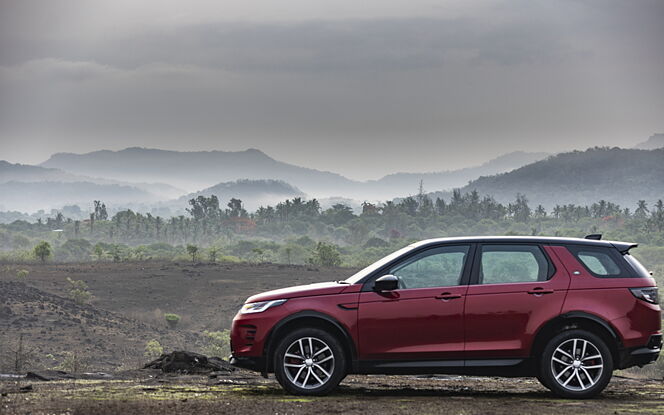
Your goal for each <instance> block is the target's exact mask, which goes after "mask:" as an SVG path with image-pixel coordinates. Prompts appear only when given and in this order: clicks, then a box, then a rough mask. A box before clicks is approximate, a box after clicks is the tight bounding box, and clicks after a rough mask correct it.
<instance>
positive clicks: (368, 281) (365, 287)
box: [361, 242, 478, 292]
mask: <svg viewBox="0 0 664 415" xmlns="http://www.w3.org/2000/svg"><path fill="white" fill-rule="evenodd" d="M477 245H478V244H476V243H472V242H454V243H441V244H432V245H425V246H422V247H420V248H418V249H415V250H413V251H411V252H408V253H407V254H405V255H403V256H400V257H399V258H395V259H394V260H393V261H391V262H389V263H387V264H385V265H384V266H383V267H381V268H379V269H377V270H376V271H374V272H373V273H372V274H371V275H369V276H368V277H367V278H365V279H364V281H363V282H362V290H361V292H367V291H373V285H374V281H375V280H376V279H378V278H380V277H382V276H383V275H385V272H387V270H388V269H390V268H392V267H393V266H394V265H396V264H398V263H400V262H402V261H406V260H408V259H409V258H412V257H413V256H415V255H419V254H421V253H422V252H425V251H428V250H430V249H437V248H445V247H452V246H467V247H468V255H467V257H466V261H465V263H464V264H463V275H462V276H461V280H460V281H459V284H458V285H455V286H454V287H462V286H464V285H468V282H469V281H470V276H471V272H472V268H473V264H474V263H475V262H474V261H475V252H476V250H477ZM441 287H443V286H442V285H441ZM430 288H438V287H430Z"/></svg>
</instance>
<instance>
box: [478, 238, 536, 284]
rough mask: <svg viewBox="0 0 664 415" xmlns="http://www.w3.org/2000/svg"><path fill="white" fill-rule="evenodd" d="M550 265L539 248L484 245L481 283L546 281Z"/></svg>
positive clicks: (480, 274) (531, 246)
mask: <svg viewBox="0 0 664 415" xmlns="http://www.w3.org/2000/svg"><path fill="white" fill-rule="evenodd" d="M548 278H549V263H548V261H547V259H546V257H545V256H544V253H542V250H541V249H540V248H539V247H538V246H534V245H483V246H482V250H481V260H480V270H479V283H480V284H506V283H515V282H536V281H545V280H547V279H548Z"/></svg>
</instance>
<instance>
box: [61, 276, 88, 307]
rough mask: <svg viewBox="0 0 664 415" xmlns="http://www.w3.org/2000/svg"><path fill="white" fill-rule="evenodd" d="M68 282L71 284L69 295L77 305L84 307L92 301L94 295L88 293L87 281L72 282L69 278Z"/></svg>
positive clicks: (68, 289) (68, 290)
mask: <svg viewBox="0 0 664 415" xmlns="http://www.w3.org/2000/svg"><path fill="white" fill-rule="evenodd" d="M67 282H68V283H69V287H68V288H67V294H68V295H69V298H71V299H72V300H74V302H75V303H76V304H78V305H83V304H86V303H87V302H88V301H90V298H92V294H90V291H88V284H86V283H85V281H81V280H72V279H71V278H69V277H67Z"/></svg>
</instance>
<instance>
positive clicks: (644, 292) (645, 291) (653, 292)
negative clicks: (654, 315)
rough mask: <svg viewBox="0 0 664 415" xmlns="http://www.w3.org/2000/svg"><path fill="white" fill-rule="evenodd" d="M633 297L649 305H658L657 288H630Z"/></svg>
mask: <svg viewBox="0 0 664 415" xmlns="http://www.w3.org/2000/svg"><path fill="white" fill-rule="evenodd" d="M629 290H630V291H631V292H632V294H634V297H636V298H638V299H639V300H643V301H646V302H648V303H651V304H659V293H658V291H657V287H645V288H630V289H629Z"/></svg>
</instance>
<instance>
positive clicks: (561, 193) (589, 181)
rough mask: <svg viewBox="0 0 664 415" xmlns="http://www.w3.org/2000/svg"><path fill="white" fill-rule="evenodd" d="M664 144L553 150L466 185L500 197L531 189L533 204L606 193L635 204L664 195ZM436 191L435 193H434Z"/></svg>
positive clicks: (587, 199)
mask: <svg viewBox="0 0 664 415" xmlns="http://www.w3.org/2000/svg"><path fill="white" fill-rule="evenodd" d="M663 177H664V149H658V150H633V149H621V148H591V149H588V150H586V151H573V152H569V153H561V154H557V155H555V156H551V157H549V158H547V159H545V160H541V161H538V162H535V163H532V164H529V165H527V166H523V167H521V168H518V169H516V170H513V171H511V172H508V173H503V174H498V175H494V176H486V177H480V178H479V179H477V180H474V181H472V182H470V183H469V184H468V185H467V186H465V187H463V188H462V189H461V190H462V191H463V192H470V191H473V190H477V191H478V192H479V193H480V194H489V195H493V196H494V197H495V198H496V199H497V200H498V201H500V202H509V201H513V200H514V198H515V195H516V194H517V193H522V194H525V195H526V196H527V197H528V200H529V201H530V204H531V206H532V205H537V204H542V205H544V206H545V207H547V208H551V207H553V206H555V205H556V204H561V205H562V204H568V203H575V204H592V203H594V202H596V201H598V200H601V199H604V200H608V201H611V202H615V203H619V204H621V205H623V206H624V207H630V208H634V207H635V205H636V202H637V201H638V200H640V199H645V200H647V201H649V202H651V203H652V202H654V201H656V200H657V199H664V180H662V178H663ZM434 196H435V195H434Z"/></svg>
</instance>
